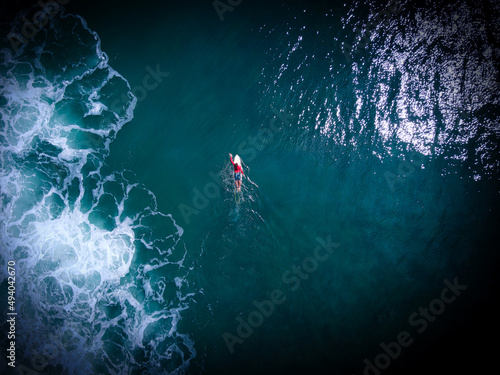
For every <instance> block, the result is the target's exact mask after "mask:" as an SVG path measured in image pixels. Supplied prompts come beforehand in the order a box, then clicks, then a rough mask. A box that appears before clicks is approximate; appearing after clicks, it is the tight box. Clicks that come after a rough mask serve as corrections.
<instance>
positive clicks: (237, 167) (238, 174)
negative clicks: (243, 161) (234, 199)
mask: <svg viewBox="0 0 500 375" xmlns="http://www.w3.org/2000/svg"><path fill="white" fill-rule="evenodd" d="M229 158H230V159H231V163H232V164H233V167H234V183H235V184H236V190H237V191H241V176H242V175H244V173H243V168H241V165H238V163H235V162H234V161H233V155H231V154H229Z"/></svg>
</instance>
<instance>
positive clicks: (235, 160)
mask: <svg viewBox="0 0 500 375" xmlns="http://www.w3.org/2000/svg"><path fill="white" fill-rule="evenodd" d="M233 161H234V162H235V163H236V164H238V165H239V166H240V167H242V168H243V166H242V164H241V159H240V157H239V156H238V155H236V156H235V157H234V159H233Z"/></svg>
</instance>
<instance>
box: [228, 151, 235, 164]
mask: <svg viewBox="0 0 500 375" xmlns="http://www.w3.org/2000/svg"><path fill="white" fill-rule="evenodd" d="M229 158H230V159H231V164H232V165H234V162H233V155H231V153H230V154H229Z"/></svg>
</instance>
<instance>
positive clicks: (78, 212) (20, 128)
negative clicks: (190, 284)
mask: <svg viewBox="0 0 500 375" xmlns="http://www.w3.org/2000/svg"><path fill="white" fill-rule="evenodd" d="M89 36H90V38H89ZM63 37H64V38H65V40H66V41H65V42H64V43H69V45H67V44H64V43H63V42H62V38H63ZM89 41H92V43H90V42H89ZM58 48H59V49H58ZM61 48H67V51H61V50H60V49H61ZM30 51H31V52H34V54H31V53H29V52H30ZM48 53H57V54H59V55H60V56H61V58H60V60H57V61H53V60H51V59H48V58H47V55H48ZM0 54H1V56H2V59H1V61H2V63H1V66H0V70H1V71H0V72H1V75H0V95H1V97H3V98H4V99H3V100H5V103H6V104H4V105H2V107H1V108H0V114H1V123H0V126H1V127H0V144H1V146H0V163H1V167H0V168H1V169H0V208H1V210H0V244H1V246H2V252H1V254H0V257H1V258H0V264H5V263H6V262H7V261H9V260H15V261H16V265H17V266H16V267H17V311H18V314H19V315H20V318H19V320H20V321H22V324H20V325H19V326H18V337H20V339H19V341H18V344H19V345H21V347H22V348H23V352H25V358H24V359H22V360H23V361H24V362H26V363H29V361H30V360H31V357H32V354H30V353H33V351H34V350H35V351H37V352H39V353H43V352H47V345H49V346H50V347H51V348H55V350H53V352H54V353H57V355H54V356H51V358H50V361H48V367H46V368H45V372H46V373H56V372H57V373H58V371H59V370H56V366H62V368H63V369H64V372H65V373H70V374H88V373H99V372H105V373H115V374H123V373H130V372H131V371H132V370H133V369H146V370H147V371H148V372H149V373H156V372H158V373H167V372H168V373H175V372H184V371H186V369H187V368H188V366H189V362H190V360H191V359H192V358H194V357H195V355H196V350H195V348H194V343H193V342H192V340H191V339H190V338H189V336H188V335H187V334H183V333H180V332H178V331H177V323H178V321H179V320H180V319H181V318H182V317H181V313H182V311H183V310H185V309H187V308H189V303H190V298H191V297H192V296H193V293H181V291H180V290H181V287H182V285H183V284H184V283H183V280H184V279H185V277H186V274H187V268H186V267H185V264H184V263H185V256H186V249H185V248H184V247H183V246H182V244H181V243H180V242H179V241H180V238H181V236H182V233H183V230H182V228H181V227H180V226H178V225H177V224H176V223H175V221H174V220H173V218H172V216H171V215H167V214H163V213H160V212H158V211H157V208H156V198H155V197H154V194H153V193H152V192H151V191H148V190H147V189H145V188H143V187H142V186H141V185H140V184H139V183H137V182H136V181H133V176H132V177H131V173H127V172H126V171H115V172H113V171H110V172H107V173H105V172H104V169H105V164H104V159H105V156H106V155H107V154H108V153H109V145H110V143H111V142H112V141H113V139H114V137H115V136H116V133H117V132H118V131H119V130H120V129H121V127H122V126H123V125H124V124H125V123H127V122H129V121H130V120H131V119H132V117H133V110H134V107H135V104H136V102H137V100H136V98H135V97H134V96H133V95H132V93H131V91H130V86H129V85H128V82H127V81H126V80H125V79H124V78H123V77H122V76H121V75H120V74H119V73H118V72H116V71H115V70H113V69H112V68H111V67H110V66H109V65H108V58H107V56H106V55H105V54H104V53H103V52H102V51H101V49H100V40H99V38H98V36H97V34H96V33H94V32H92V31H91V30H89V29H88V27H87V25H86V23H85V21H84V20H83V19H82V18H80V17H77V16H73V15H59V16H57V17H55V18H54V19H53V20H52V22H51V26H50V29H49V30H48V32H47V33H46V40H45V41H44V43H43V46H42V47H41V46H38V47H37V46H35V45H34V44H33V43H32V42H31V44H28V45H26V46H25V47H24V48H23V49H22V51H21V52H20V53H18V54H17V55H15V56H13V54H12V52H11V51H10V50H9V49H3V50H1V51H0ZM30 56H35V58H32V57H30ZM20 72H22V74H21V73H20ZM91 83H92V84H91ZM89 87H90V89H89ZM123 88H124V89H125V90H127V91H126V92H125V94H126V95H127V96H128V97H129V102H128V104H127V106H126V107H125V109H123V110H118V111H114V112H113V111H111V110H110V107H111V106H110V105H109V103H110V102H112V101H113V100H115V99H116V98H119V97H120V96H121V95H122V94H123V93H124V92H123ZM103 90H107V92H108V93H109V92H111V93H112V94H111V97H106V96H105V95H101V92H102V91H103ZM136 196H141V197H144V196H145V197H149V198H150V199H149V201H148V202H150V203H148V204H143V205H142V206H140V205H139V204H138V202H143V200H141V199H138V198H136ZM156 224H158V225H156ZM153 227H156V228H160V229H152V228H153ZM159 230H162V232H159ZM179 252H181V253H184V255H183V256H181V257H180V260H179V255H178V253H179ZM172 254H174V255H175V256H176V258H175V260H170V257H171V256H172ZM137 258H140V260H137ZM143 263H145V264H143ZM1 272H2V273H1V278H2V281H3V280H4V279H5V278H6V277H7V275H6V267H1ZM152 274H154V276H152ZM167 288H175V290H176V293H174V294H172V293H169V294H168V295H169V296H172V295H174V296H175V299H173V300H166V299H165V297H164V292H165V290H166V289H167ZM174 357H175V360H173V358H174ZM20 360H21V359H20ZM24 362H23V363H24Z"/></svg>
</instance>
